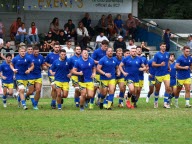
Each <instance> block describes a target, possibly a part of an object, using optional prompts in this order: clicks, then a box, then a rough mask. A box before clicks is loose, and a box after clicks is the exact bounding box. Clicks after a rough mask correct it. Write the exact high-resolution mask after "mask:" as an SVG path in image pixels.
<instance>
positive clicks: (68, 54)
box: [62, 40, 74, 58]
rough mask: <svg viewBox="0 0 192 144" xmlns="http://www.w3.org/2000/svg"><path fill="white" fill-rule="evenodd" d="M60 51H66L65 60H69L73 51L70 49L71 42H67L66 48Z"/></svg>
mask: <svg viewBox="0 0 192 144" xmlns="http://www.w3.org/2000/svg"><path fill="white" fill-rule="evenodd" d="M62 49H64V50H65V51H66V54H67V58H70V57H72V56H73V55H74V50H73V48H72V47H71V41H70V40H68V41H67V46H66V47H63V48H62Z"/></svg>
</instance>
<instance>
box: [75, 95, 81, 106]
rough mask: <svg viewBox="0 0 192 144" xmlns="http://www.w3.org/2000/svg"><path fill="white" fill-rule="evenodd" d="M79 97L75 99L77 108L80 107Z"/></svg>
mask: <svg viewBox="0 0 192 144" xmlns="http://www.w3.org/2000/svg"><path fill="white" fill-rule="evenodd" d="M79 100H80V99H79V97H75V105H76V107H79Z"/></svg>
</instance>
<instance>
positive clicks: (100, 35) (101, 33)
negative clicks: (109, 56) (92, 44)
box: [95, 31, 109, 49]
mask: <svg viewBox="0 0 192 144" xmlns="http://www.w3.org/2000/svg"><path fill="white" fill-rule="evenodd" d="M103 40H107V41H108V42H109V40H108V38H107V37H106V36H104V32H103V31H101V32H100V34H99V35H98V36H97V37H96V48H95V49H97V48H99V47H100V44H101V42H102V41H103Z"/></svg>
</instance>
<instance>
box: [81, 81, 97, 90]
mask: <svg viewBox="0 0 192 144" xmlns="http://www.w3.org/2000/svg"><path fill="white" fill-rule="evenodd" d="M79 87H80V90H83V89H88V90H94V83H93V82H84V83H82V82H79Z"/></svg>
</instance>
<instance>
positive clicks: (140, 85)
mask: <svg viewBox="0 0 192 144" xmlns="http://www.w3.org/2000/svg"><path fill="white" fill-rule="evenodd" d="M143 85H144V81H143V80H139V87H141V88H142V87H143Z"/></svg>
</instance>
